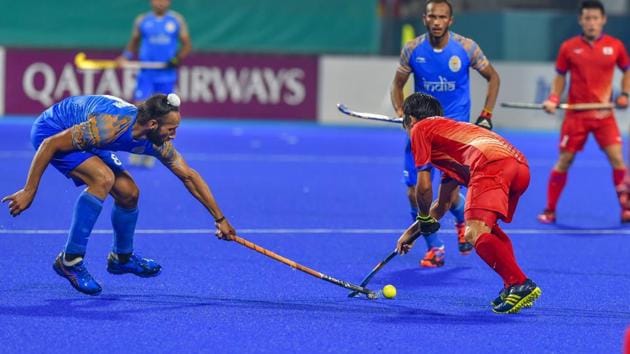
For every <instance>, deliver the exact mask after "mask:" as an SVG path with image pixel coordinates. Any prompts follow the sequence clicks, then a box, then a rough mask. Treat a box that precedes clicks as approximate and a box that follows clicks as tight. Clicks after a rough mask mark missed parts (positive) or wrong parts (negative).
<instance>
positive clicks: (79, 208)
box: [64, 191, 103, 255]
mask: <svg viewBox="0 0 630 354" xmlns="http://www.w3.org/2000/svg"><path fill="white" fill-rule="evenodd" d="M102 209H103V201H102V200H100V199H99V198H97V197H95V196H94V195H92V194H90V193H88V192H87V191H83V192H82V193H81V194H80V195H79V198H78V199H77V203H76V204H75V205H74V213H73V214H72V224H71V225H70V233H69V235H68V241H67V242H66V248H65V250H64V252H65V253H69V254H79V255H84V254H85V249H86V248H87V243H88V238H89V237H90V234H91V233H92V228H94V224H95V223H96V220H97V219H98V216H99V214H100V213H101V210H102Z"/></svg>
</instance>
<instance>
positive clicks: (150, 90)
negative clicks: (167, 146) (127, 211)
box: [118, 0, 192, 167]
mask: <svg viewBox="0 0 630 354" xmlns="http://www.w3.org/2000/svg"><path fill="white" fill-rule="evenodd" d="M170 6H171V1H170V0H151V8H152V11H151V12H147V13H142V14H140V15H138V17H136V20H135V21H134V23H133V29H132V31H131V39H130V40H129V43H128V44H127V47H126V48H125V51H124V52H123V54H122V55H121V56H120V57H119V58H118V60H119V62H121V63H123V62H124V61H125V60H130V59H133V58H134V57H137V59H138V60H140V61H151V62H164V63H167V64H168V66H167V68H165V69H141V70H140V72H139V73H138V77H137V83H136V89H135V91H134V97H133V99H134V102H135V103H139V102H142V101H144V100H146V99H147V98H149V97H150V96H151V95H153V94H155V93H164V94H168V93H170V92H174V91H175V90H174V88H175V82H176V81H177V67H178V66H179V64H180V63H181V62H182V60H183V59H184V58H185V57H186V56H188V54H189V53H190V50H191V49H192V45H191V41H190V35H189V33H188V25H187V24H186V21H185V20H184V17H183V16H182V15H180V14H179V13H177V12H175V11H173V10H170V9H169V8H170ZM130 163H131V164H132V165H138V166H141V165H143V166H146V167H151V166H152V165H153V163H154V159H153V158H152V157H150V156H142V155H131V157H130Z"/></svg>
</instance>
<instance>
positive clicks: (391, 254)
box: [348, 250, 398, 297]
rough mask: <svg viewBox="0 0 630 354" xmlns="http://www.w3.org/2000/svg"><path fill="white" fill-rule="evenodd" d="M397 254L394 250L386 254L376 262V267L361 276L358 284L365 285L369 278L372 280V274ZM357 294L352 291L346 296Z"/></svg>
mask: <svg viewBox="0 0 630 354" xmlns="http://www.w3.org/2000/svg"><path fill="white" fill-rule="evenodd" d="M397 254H398V252H397V251H396V250H394V251H393V252H392V253H390V254H389V255H387V257H385V259H383V260H382V261H380V262H378V264H377V265H376V267H374V268H373V269H372V271H371V272H370V273H369V274H368V275H366V276H365V278H363V280H362V281H361V284H360V285H359V286H366V285H367V283H369V282H370V280H372V277H374V275H375V274H376V273H377V272H378V271H379V270H381V268H383V267H384V266H385V264H387V263H388V262H389V261H391V260H392V258H394V257H396V255H397ZM357 294H358V292H357V291H353V292H351V293H350V294H348V297H355V296H357Z"/></svg>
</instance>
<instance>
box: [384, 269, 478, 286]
mask: <svg viewBox="0 0 630 354" xmlns="http://www.w3.org/2000/svg"><path fill="white" fill-rule="evenodd" d="M470 269H471V267H468V266H459V267H455V268H447V269H423V268H419V267H414V268H407V269H402V270H397V271H393V272H388V273H385V274H383V275H382V276H381V277H379V279H378V282H379V283H384V284H388V283H391V284H396V286H399V287H401V288H407V289H415V288H424V287H450V286H453V287H460V286H461V285H462V283H463V282H464V283H465V282H468V281H472V278H465V277H462V276H461V275H460V274H462V273H466V272H468V271H469V270H470Z"/></svg>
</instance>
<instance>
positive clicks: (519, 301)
mask: <svg viewBox="0 0 630 354" xmlns="http://www.w3.org/2000/svg"><path fill="white" fill-rule="evenodd" d="M540 294H542V290H541V289H540V288H539V287H538V285H536V283H534V282H533V281H532V280H531V279H527V280H525V282H524V283H523V284H520V285H512V286H510V287H509V288H508V290H507V294H506V295H505V297H504V298H503V301H502V302H501V303H499V304H498V305H496V306H493V307H492V311H494V312H495V313H518V312H519V311H520V310H521V309H522V308H523V307H531V306H533V305H534V301H536V299H537V298H538V297H539V296H540ZM499 297H501V295H499ZM495 301H496V299H495ZM493 303H494V301H493Z"/></svg>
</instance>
